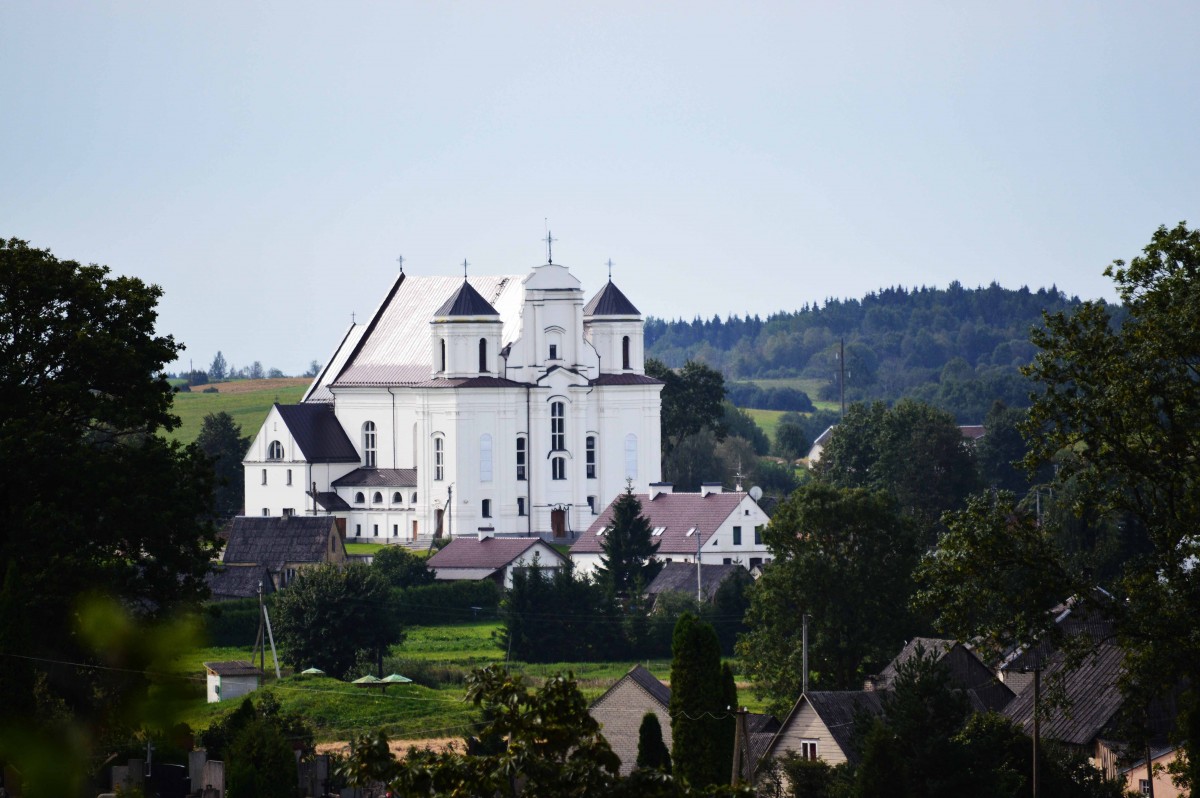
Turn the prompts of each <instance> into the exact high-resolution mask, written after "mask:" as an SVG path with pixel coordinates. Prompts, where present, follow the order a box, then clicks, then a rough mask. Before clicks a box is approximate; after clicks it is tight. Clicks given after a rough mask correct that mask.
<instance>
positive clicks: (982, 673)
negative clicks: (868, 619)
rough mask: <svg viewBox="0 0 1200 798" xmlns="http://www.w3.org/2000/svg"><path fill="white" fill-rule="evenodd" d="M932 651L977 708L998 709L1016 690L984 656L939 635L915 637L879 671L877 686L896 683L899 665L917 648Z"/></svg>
mask: <svg viewBox="0 0 1200 798" xmlns="http://www.w3.org/2000/svg"><path fill="white" fill-rule="evenodd" d="M918 648H919V649H922V650H923V651H925V652H926V654H927V655H928V654H933V660H934V662H942V663H943V664H944V665H945V666H946V670H947V671H948V673H949V675H950V680H951V681H952V682H953V683H954V684H955V685H956V686H957V687H958V688H959V689H961V690H963V691H964V692H965V693H966V695H967V699H968V700H969V701H970V702H971V708H972V709H974V710H975V711H976V712H987V711H995V712H999V711H1000V710H1002V709H1004V707H1006V706H1008V703H1009V702H1010V701H1012V699H1013V691H1012V690H1011V689H1010V688H1009V687H1008V685H1006V684H1004V683H1003V682H1001V681H1000V680H999V679H997V678H996V676H995V674H994V673H993V672H992V670H991V669H990V668H988V666H987V665H985V664H984V662H983V660H981V659H979V657H978V655H976V654H975V652H974V651H971V650H969V649H968V648H967V647H966V646H964V645H963V644H962V643H959V642H958V641H957V640H946V639H943V638H937V637H914V638H913V639H912V640H910V641H909V642H908V644H907V645H905V646H904V648H903V649H902V650H901V651H900V653H899V654H897V655H896V658H895V659H893V660H892V661H891V662H889V663H888V664H887V667H885V668H884V669H883V670H882V671H881V672H880V674H879V682H878V689H883V690H886V689H890V688H892V687H894V686H895V681H896V675H897V667H898V666H899V665H901V664H903V663H905V662H907V661H908V660H910V659H912V658H913V657H915V656H916V654H917V650H918Z"/></svg>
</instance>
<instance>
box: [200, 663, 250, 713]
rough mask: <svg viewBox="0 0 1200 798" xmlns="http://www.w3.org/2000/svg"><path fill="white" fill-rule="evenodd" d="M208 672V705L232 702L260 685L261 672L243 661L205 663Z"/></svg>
mask: <svg viewBox="0 0 1200 798" xmlns="http://www.w3.org/2000/svg"><path fill="white" fill-rule="evenodd" d="M204 669H205V670H206V671H208V703H210V704H215V703H217V702H219V701H232V700H233V699H235V698H241V697H242V696H244V695H247V694H249V693H253V692H254V691H255V690H257V689H258V688H259V685H261V684H262V671H260V670H259V669H258V668H256V667H254V665H253V663H250V662H247V661H246V660H244V659H235V660H230V661H228V662H206V663H204Z"/></svg>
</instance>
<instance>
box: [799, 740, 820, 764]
mask: <svg viewBox="0 0 1200 798" xmlns="http://www.w3.org/2000/svg"><path fill="white" fill-rule="evenodd" d="M800 758H801V759H808V760H814V759H816V758H817V741H816V740H801V741H800Z"/></svg>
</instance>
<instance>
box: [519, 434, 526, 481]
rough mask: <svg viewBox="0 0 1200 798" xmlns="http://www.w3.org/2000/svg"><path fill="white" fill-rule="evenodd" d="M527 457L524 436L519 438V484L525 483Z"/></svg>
mask: <svg viewBox="0 0 1200 798" xmlns="http://www.w3.org/2000/svg"><path fill="white" fill-rule="evenodd" d="M525 457H526V450H525V438H524V437H523V436H520V435H518V436H517V481H518V482H524V481H525Z"/></svg>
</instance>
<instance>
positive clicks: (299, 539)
mask: <svg viewBox="0 0 1200 798" xmlns="http://www.w3.org/2000/svg"><path fill="white" fill-rule="evenodd" d="M227 529H228V533H229V542H228V543H226V544H225V551H224V552H223V554H222V555H221V562H222V564H223V568H220V569H218V570H217V571H216V572H215V573H214V574H212V575H211V576H210V578H209V586H210V589H212V590H213V592H214V594H215V593H216V592H217V590H220V591H222V593H223V595H224V596H225V597H227V598H249V597H250V596H254V595H257V594H258V590H257V582H258V581H259V579H261V578H262V576H263V575H264V574H265V575H266V576H267V577H269V580H263V587H264V592H270V591H271V590H278V589H279V588H282V587H286V586H287V584H288V583H289V582H291V581H292V580H293V579H295V578H296V574H297V573H298V571H299V570H300V569H302V568H311V567H312V566H314V565H320V564H321V563H339V564H340V563H345V562H346V545H345V541H344V540H343V535H342V531H341V528H340V527H339V526H338V523H337V520H336V519H334V518H332V517H330V516H308V517H302V516H277V517H266V518H260V517H244V516H239V517H237V518H234V519H233V521H231V522H230V524H229V526H228V528H227ZM267 581H270V583H271V586H270V588H268V587H267Z"/></svg>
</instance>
